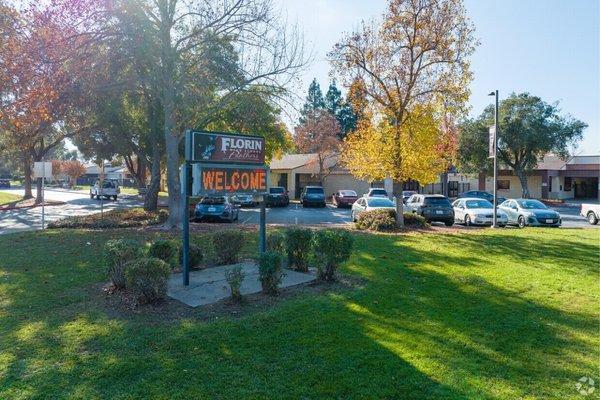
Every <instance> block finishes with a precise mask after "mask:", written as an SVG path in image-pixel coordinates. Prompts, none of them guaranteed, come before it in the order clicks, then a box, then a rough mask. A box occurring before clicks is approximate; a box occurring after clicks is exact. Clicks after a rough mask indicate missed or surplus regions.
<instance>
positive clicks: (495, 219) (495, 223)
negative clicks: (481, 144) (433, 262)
mask: <svg viewBox="0 0 600 400" xmlns="http://www.w3.org/2000/svg"><path fill="white" fill-rule="evenodd" d="M488 96H495V97H496V105H495V107H494V137H493V157H494V190H493V194H494V214H493V216H492V218H493V219H492V221H493V222H492V228H497V227H498V196H497V193H496V192H497V190H498V90H495V91H493V92H491V93H489V94H488ZM490 142H491V140H490Z"/></svg>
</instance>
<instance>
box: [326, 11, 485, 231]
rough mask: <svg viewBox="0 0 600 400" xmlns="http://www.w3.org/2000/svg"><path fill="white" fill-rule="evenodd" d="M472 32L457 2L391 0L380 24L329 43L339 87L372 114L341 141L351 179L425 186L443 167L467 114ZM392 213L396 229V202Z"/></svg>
mask: <svg viewBox="0 0 600 400" xmlns="http://www.w3.org/2000/svg"><path fill="white" fill-rule="evenodd" d="M473 32H474V29H473V26H472V24H471V22H470V21H469V19H468V18H467V17H466V11H465V8H464V6H463V4H462V0H390V1H389V4H388V8H387V11H386V12H385V14H384V16H383V20H382V21H381V23H380V24H376V23H363V25H362V26H361V28H360V29H359V30H358V31H356V32H353V33H351V34H349V35H347V36H345V37H344V38H343V39H342V40H341V41H340V42H339V43H337V44H336V45H335V47H334V49H333V50H332V51H331V52H330V53H329V57H330V59H331V62H332V64H333V67H334V69H335V70H336V72H337V74H338V75H339V76H340V77H341V78H342V79H341V81H342V83H343V84H344V85H345V86H346V87H349V88H350V89H351V90H354V91H355V92H356V91H359V92H360V94H362V98H364V99H368V100H370V104H369V106H370V107H371V109H372V111H371V113H370V115H369V116H365V117H364V118H363V121H361V122H359V127H358V129H357V132H356V133H355V134H354V135H351V136H352V137H349V138H348V141H347V143H346V151H345V155H344V159H345V160H346V163H347V164H348V166H349V168H350V170H351V171H352V172H353V173H354V174H356V175H357V176H362V177H369V178H371V179H377V178H381V177H392V178H394V179H396V180H397V181H403V180H406V179H418V180H420V181H422V182H423V181H425V182H427V181H428V180H429V179H430V178H431V177H432V176H434V175H435V174H437V173H438V172H439V171H440V169H441V170H442V171H443V170H444V169H445V168H444V162H445V160H443V159H439V160H438V159H437V158H439V157H440V155H441V152H440V150H444V149H445V148H447V147H448V148H449V147H451V143H452V141H453V140H452V139H451V138H447V137H446V136H448V134H449V133H452V131H453V130H452V129H451V125H452V124H451V123H450V122H451V121H453V120H454V119H455V118H456V116H457V115H460V114H461V113H463V112H464V111H465V103H466V101H467V100H468V97H469V91H468V89H467V87H468V83H469V81H470V80H471V71H470V68H469V67H470V66H469V62H468V57H469V56H470V55H471V54H472V53H473V51H474V49H475V46H476V44H477V42H476V40H475V38H474V37H473ZM358 97H359V98H360V97H361V96H358ZM366 149H369V151H367V150H366ZM369 154H377V155H378V157H376V158H372V159H371V158H370V155H369ZM369 160H370V161H371V162H369ZM445 167H447V164H446V165H445ZM396 211H397V212H396V214H397V224H398V226H399V227H402V226H403V224H404V221H403V217H402V202H401V201H397V202H396Z"/></svg>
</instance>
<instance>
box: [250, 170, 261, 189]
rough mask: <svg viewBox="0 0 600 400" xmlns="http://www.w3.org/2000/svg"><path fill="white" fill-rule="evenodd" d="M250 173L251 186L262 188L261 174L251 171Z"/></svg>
mask: <svg viewBox="0 0 600 400" xmlns="http://www.w3.org/2000/svg"><path fill="white" fill-rule="evenodd" d="M250 174H251V175H250V188H251V189H260V175H259V174H258V173H257V172H251V173H250Z"/></svg>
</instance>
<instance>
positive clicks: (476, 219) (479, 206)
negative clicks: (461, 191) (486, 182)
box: [452, 197, 508, 227]
mask: <svg viewBox="0 0 600 400" xmlns="http://www.w3.org/2000/svg"><path fill="white" fill-rule="evenodd" d="M452 207H454V221H455V222H458V223H463V224H465V225H467V226H468V225H492V223H493V222H494V205H493V204H492V203H490V202H489V201H487V200H485V199H481V198H475V197H470V198H465V199H457V200H455V201H454V203H452ZM496 215H497V218H498V225H499V226H502V227H504V226H506V224H507V223H508V215H507V214H506V213H505V212H504V211H502V210H498V211H497V213H496Z"/></svg>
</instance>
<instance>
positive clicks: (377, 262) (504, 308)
mask: <svg viewBox="0 0 600 400" xmlns="http://www.w3.org/2000/svg"><path fill="white" fill-rule="evenodd" d="M96 235H98V234H96ZM109 236H111V235H109V234H108V233H103V234H101V235H99V236H97V237H99V239H98V240H94V241H93V243H92V244H91V245H89V246H87V247H86V245H85V243H86V241H88V240H90V239H89V234H83V233H81V232H68V233H66V232H61V233H60V234H59V233H58V232H57V233H56V234H50V235H45V236H42V237H41V239H40V240H42V241H44V242H43V243H40V244H38V246H40V247H37V248H34V249H32V251H31V252H30V254H29V255H28V257H16V256H15V255H14V254H13V255H9V256H8V257H7V258H6V259H5V260H4V261H0V272H2V273H4V274H6V275H7V276H8V279H6V281H5V282H2V281H0V282H2V283H0V290H1V293H3V296H6V297H5V299H6V300H5V302H3V303H0V313H2V314H1V315H0V317H2V322H1V323H0V329H1V331H0V343H1V344H2V345H1V346H0V348H2V349H3V350H0V397H6V398H11V396H12V397H16V395H17V394H18V395H21V397H24V398H29V397H31V398H35V397H37V398H53V397H81V398H119V397H121V398H125V397H127V396H129V397H130V398H236V399H237V398H311V399H312V398H343V399H348V398H377V399H385V398H389V399H396V398H403V399H442V398H443V399H463V398H477V399H479V398H507V399H508V398H511V399H512V398H520V397H525V396H531V397H532V398H534V397H535V398H543V397H547V398H561V397H563V398H564V397H565V396H564V395H565V394H573V393H572V388H571V387H570V386H569V387H566V386H565V385H568V384H571V383H572V382H573V381H574V379H577V378H579V377H580V376H581V375H580V374H582V373H585V372H587V371H594V370H595V369H594V368H595V366H594V365H593V364H594V363H593V359H594V358H593V357H588V358H585V357H583V358H582V357H581V355H582V354H586V353H587V354H597V349H596V348H595V347H594V346H593V343H590V341H589V340H587V339H586V338H585V337H584V336H585V335H583V334H582V333H587V332H592V334H593V332H595V331H596V330H597V320H596V319H594V318H592V316H590V315H588V314H585V313H581V314H576V313H571V314H568V313H565V312H564V311H562V310H560V309H556V308H553V307H550V306H547V305H544V304H539V303H536V302H533V301H531V300H528V299H526V298H523V297H521V296H519V295H517V294H515V293H514V292H512V291H508V290H506V289H505V288H502V287H499V286H497V285H494V284H492V283H490V282H488V281H487V280H485V279H484V278H481V277H477V276H469V275H465V276H464V277H461V279H451V277H449V276H447V275H445V274H443V273H441V272H439V271H435V270H432V269H430V268H422V266H424V265H431V264H432V263H433V264H435V265H437V266H439V267H441V268H443V267H445V266H455V265H461V266H472V267H476V266H478V265H479V264H480V261H477V260H475V261H473V260H472V258H473V257H470V256H469V254H470V252H473V251H475V250H477V249H478V248H481V246H482V243H485V247H486V248H487V243H488V242H487V241H492V242H493V244H494V246H497V245H501V246H506V249H508V248H509V247H511V248H512V249H513V251H515V252H516V253H517V254H520V253H522V255H523V257H530V258H529V259H537V258H533V256H528V255H527V250H526V249H528V248H529V249H538V248H539V249H540V251H542V250H548V249H549V248H550V247H551V244H550V243H548V241H546V240H537V241H536V242H539V243H534V242H533V241H530V240H529V239H527V240H520V241H517V242H508V241H504V238H502V239H501V240H499V241H498V242H495V240H496V239H498V238H496V237H495V236H490V237H488V235H479V236H478V237H477V238H475V237H474V238H468V237H467V238H465V237H464V236H457V237H452V240H457V243H458V244H459V246H462V247H463V248H464V250H465V251H464V255H463V254H462V253H459V254H460V255H456V254H448V253H444V252H443V251H441V250H440V251H439V252H437V253H436V252H431V251H423V250H422V249H419V248H418V244H419V240H422V239H423V238H419V237H407V238H400V239H399V238H397V237H381V238H380V240H378V241H377V242H375V240H374V239H369V240H368V241H367V242H363V243H359V246H360V252H359V253H357V254H356V256H355V257H354V259H353V260H352V262H351V263H350V265H349V268H350V269H354V270H355V271H357V272H356V273H361V274H363V275H364V276H365V277H366V278H367V279H368V280H369V281H370V282H369V284H368V285H367V286H366V287H365V289H364V290H361V291H356V292H351V293H346V294H344V295H328V296H327V295H326V296H319V297H316V298H300V299H295V300H292V301H289V302H285V303H283V304H280V305H278V306H276V307H274V308H272V309H271V310H268V311H266V312H261V313H257V314H255V315H251V316H249V317H246V318H242V319H238V320H229V319H226V320H225V321H217V322H211V323H202V322H198V321H197V320H194V319H187V320H180V321H178V322H176V323H157V322H156V321H152V322H151V321H148V320H146V319H144V317H143V316H133V317H132V318H131V319H129V320H122V319H120V320H119V319H112V318H110V317H109V316H107V315H106V314H104V313H103V311H102V309H101V307H98V304H96V303H95V301H96V299H87V298H85V294H86V293H87V292H86V288H87V287H89V285H90V284H93V283H94V282H98V281H100V280H102V279H103V274H102V272H101V271H97V270H96V271H95V270H93V268H94V267H97V266H98V263H97V259H98V257H99V256H100V255H101V248H102V246H101V244H102V243H103V241H105V240H106V239H107V238H108V237H109ZM15 238H16V239H17V240H16V242H14V243H13V244H11V245H10V247H12V248H13V249H19V250H21V249H25V248H26V246H27V245H29V244H30V243H31V242H30V241H29V240H27V238H30V236H27V235H18V236H16V237H15ZM520 239H523V238H520ZM446 240H450V239H440V242H439V244H438V245H439V246H445V245H447V243H446V242H445V241H446ZM531 240H533V239H531ZM58 243H62V244H63V247H65V246H67V245H68V246H70V248H71V249H72V250H70V251H69V252H68V253H67V254H68V255H69V257H65V253H64V252H63V253H62V254H60V255H57V254H56V253H53V252H52V250H51V249H52V248H53V247H54V246H56V245H57V244H58ZM575 245H576V244H573V246H575ZM79 246H81V247H79ZM522 246H525V247H522ZM8 247H9V245H8V244H7V242H6V241H4V242H3V241H0V250H6V249H8ZM415 247H417V248H415ZM589 247H593V246H589ZM81 249H85V252H83V251H82V250H81ZM506 249H505V251H506ZM576 250H577V251H582V252H584V253H585V254H583V257H584V259H586V260H587V259H591V257H593V256H592V255H590V254H588V253H589V252H590V251H592V249H590V248H588V246H587V245H584V244H580V245H579V246H578V247H577V248H576ZM595 251H596V249H593V252H595ZM542 253H543V251H542ZM488 255H489V253H488ZM546 256H547V255H542V258H543V257H546ZM511 257H512V256H511ZM515 257H516V256H515ZM61 259H62V260H63V263H62V264H61V263H58V262H57V261H58V260H61ZM25 268H27V269H28V271H26V272H25V271H24V269H25ZM0 278H2V276H0ZM68 282H71V289H70V290H69V291H67V292H65V286H66V284H67V283H68ZM44 289H46V290H45V292H44V291H43V290H44ZM28 293H30V295H28ZM560 385H563V386H560ZM562 387H565V388H566V389H564V390H563V389H562Z"/></svg>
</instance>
